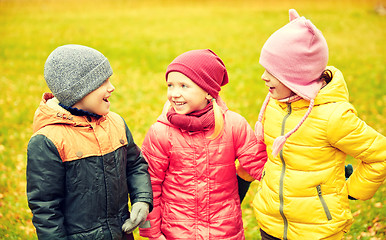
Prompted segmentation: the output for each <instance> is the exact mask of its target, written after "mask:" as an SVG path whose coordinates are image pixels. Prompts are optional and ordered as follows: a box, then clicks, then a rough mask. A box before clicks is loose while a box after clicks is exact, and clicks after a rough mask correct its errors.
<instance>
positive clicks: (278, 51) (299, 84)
mask: <svg viewBox="0 0 386 240" xmlns="http://www.w3.org/2000/svg"><path fill="white" fill-rule="evenodd" d="M289 19H290V22H289V23H288V24H286V25H285V26H284V27H282V28H280V29H279V30H277V31H276V32H274V33H273V34H272V35H271V36H270V37H269V38H268V40H267V41H266V42H265V44H264V46H263V48H262V50H261V55H260V60H259V62H260V64H261V65H262V66H263V67H264V68H265V69H266V71H268V72H269V73H270V74H271V75H273V76H274V77H276V78H277V79H278V80H279V81H280V82H281V83H283V84H284V85H285V86H286V87H288V88H289V89H291V90H292V91H293V92H294V93H296V94H297V95H298V96H300V97H301V98H304V99H306V100H308V101H310V106H309V108H308V111H307V113H306V114H305V115H304V117H303V118H302V120H301V121H300V123H299V124H298V125H297V126H296V127H295V128H294V129H293V130H291V131H290V132H288V133H287V134H285V135H284V136H280V137H278V138H276V139H275V141H274V144H273V152H272V154H273V155H274V156H276V155H277V154H278V153H279V152H280V150H281V149H282V148H283V146H284V143H285V141H286V140H287V139H288V137H289V136H291V135H292V134H293V133H294V132H295V131H296V130H298V129H299V127H300V126H301V125H302V123H303V122H304V121H305V120H306V118H307V117H308V115H309V114H310V112H311V110H312V108H313V106H314V99H315V97H316V95H317V94H318V92H319V90H320V88H321V87H322V84H323V81H321V80H320V77H321V75H322V73H323V71H324V70H325V69H326V66H327V61H328V46H327V42H326V40H325V38H324V37H323V34H322V33H321V31H320V30H318V29H317V28H316V27H315V25H313V24H312V23H311V21H310V20H308V19H306V18H304V17H300V16H299V14H298V13H297V12H296V10H294V9H290V10H289ZM269 99H270V94H268V95H267V97H266V99H265V101H264V103H263V106H262V108H261V110H260V114H259V119H258V122H257V123H256V133H257V135H258V137H260V138H262V137H263V134H264V133H263V125H262V120H263V115H264V112H265V109H266V107H267V105H268V102H269Z"/></svg>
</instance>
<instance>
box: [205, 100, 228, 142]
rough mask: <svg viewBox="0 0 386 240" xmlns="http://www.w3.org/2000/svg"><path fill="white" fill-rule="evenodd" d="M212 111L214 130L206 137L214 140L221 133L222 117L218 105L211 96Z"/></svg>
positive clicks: (222, 126)
mask: <svg viewBox="0 0 386 240" xmlns="http://www.w3.org/2000/svg"><path fill="white" fill-rule="evenodd" d="M211 101H212V103H213V113H214V131H213V133H212V135H210V136H209V137H207V138H208V139H209V140H214V139H216V138H218V137H220V136H221V135H222V132H223V129H224V118H223V114H222V111H221V109H220V107H219V106H218V104H217V102H216V99H215V98H212V100H211Z"/></svg>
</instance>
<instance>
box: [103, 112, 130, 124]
mask: <svg viewBox="0 0 386 240" xmlns="http://www.w3.org/2000/svg"><path fill="white" fill-rule="evenodd" d="M106 120H108V121H111V122H114V123H116V124H121V125H126V122H125V120H124V119H123V117H121V116H120V115H119V114H118V113H115V112H109V113H108V114H107V115H106Z"/></svg>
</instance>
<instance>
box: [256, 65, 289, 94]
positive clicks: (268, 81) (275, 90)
mask: <svg viewBox="0 0 386 240" xmlns="http://www.w3.org/2000/svg"><path fill="white" fill-rule="evenodd" d="M261 79H263V81H264V82H265V86H267V87H268V88H269V92H270V93H271V97H272V98H274V99H277V100H280V99H284V98H288V97H290V96H291V95H293V92H292V91H291V89H289V88H287V87H286V86H285V85H284V84H283V83H281V82H280V81H279V80H278V79H277V78H276V77H274V76H273V75H271V74H270V73H269V72H267V70H265V71H264V73H263V75H262V76H261Z"/></svg>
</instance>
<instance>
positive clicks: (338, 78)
mask: <svg viewBox="0 0 386 240" xmlns="http://www.w3.org/2000/svg"><path fill="white" fill-rule="evenodd" d="M327 69H328V70H330V71H331V72H332V76H333V78H332V80H331V82H330V83H329V84H327V85H326V86H325V87H324V88H322V89H321V90H320V91H319V93H318V95H317V96H316V99H315V105H317V104H323V103H328V102H342V101H349V92H348V89H347V84H346V82H345V80H344V77H343V74H342V72H341V71H339V70H338V69H337V68H335V67H332V66H329V67H327Z"/></svg>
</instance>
